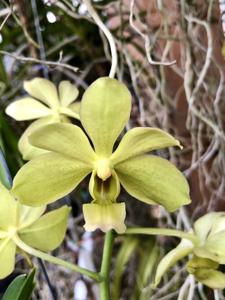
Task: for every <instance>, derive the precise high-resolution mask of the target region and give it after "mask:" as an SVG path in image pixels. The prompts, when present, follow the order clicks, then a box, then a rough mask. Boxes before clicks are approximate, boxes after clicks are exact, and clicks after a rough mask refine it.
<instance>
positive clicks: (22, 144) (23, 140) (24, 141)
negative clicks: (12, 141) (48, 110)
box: [18, 116, 59, 160]
mask: <svg viewBox="0 0 225 300" xmlns="http://www.w3.org/2000/svg"><path fill="white" fill-rule="evenodd" d="M55 122H59V118H56V117H53V116H51V117H46V118H41V119H39V120H36V121H34V122H33V123H32V124H30V126H28V127H27V129H26V130H25V131H24V133H23V134H22V136H21V137H20V139H19V143H18V148H19V151H20V153H21V154H22V156H23V159H24V160H31V159H33V158H34V157H36V156H39V155H41V154H44V153H47V151H46V150H43V149H40V148H37V147H34V146H32V145H31V144H30V143H29V141H28V137H29V136H30V135H31V134H32V133H33V132H34V131H35V130H37V129H39V128H41V127H42V126H45V125H47V124H51V123H55Z"/></svg>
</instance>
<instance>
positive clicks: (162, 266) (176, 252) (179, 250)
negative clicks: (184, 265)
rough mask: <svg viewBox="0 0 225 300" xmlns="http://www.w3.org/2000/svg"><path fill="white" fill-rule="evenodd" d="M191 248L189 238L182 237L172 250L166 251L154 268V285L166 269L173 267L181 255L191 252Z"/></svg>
mask: <svg viewBox="0 0 225 300" xmlns="http://www.w3.org/2000/svg"><path fill="white" fill-rule="evenodd" d="M192 249H193V244H192V242H191V241H189V240H185V239H183V240H182V241H181V242H180V244H179V245H178V246H177V247H176V248H175V249H173V250H171V251H170V252H169V253H167V254H166V255H165V256H164V257H163V258H162V260H161V261H160V263H159V264H158V267H157V269H156V275H155V280H154V284H153V285H154V287H156V286H157V285H158V284H159V283H160V281H161V279H162V277H163V275H164V274H165V273H167V271H168V270H169V269H170V268H171V267H173V266H174V265H175V264H176V263H177V262H178V261H179V260H181V259H182V258H183V257H185V256H187V255H188V254H189V253H191V251H192Z"/></svg>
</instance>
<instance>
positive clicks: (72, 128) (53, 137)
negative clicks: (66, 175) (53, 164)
mask: <svg viewBox="0 0 225 300" xmlns="http://www.w3.org/2000/svg"><path fill="white" fill-rule="evenodd" d="M29 141H30V143H31V144H32V145H33V146H36V147H39V148H42V149H45V150H49V151H53V152H57V153H60V154H63V155H66V156H68V157H71V158H75V159H77V160H79V161H83V162H84V163H87V164H89V165H90V166H91V167H92V165H93V164H94V162H95V160H96V154H95V152H94V150H93V149H92V147H91V145H90V143H89V141H88V138H87V137H86V135H85V134H84V132H83V131H82V130H81V129H80V127H78V126H76V125H72V124H60V123H59V124H51V125H47V126H45V127H43V128H40V129H38V130H36V131H35V132H34V133H33V134H32V135H31V136H30V137H29Z"/></svg>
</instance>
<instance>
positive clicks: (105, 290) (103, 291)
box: [100, 230, 115, 300]
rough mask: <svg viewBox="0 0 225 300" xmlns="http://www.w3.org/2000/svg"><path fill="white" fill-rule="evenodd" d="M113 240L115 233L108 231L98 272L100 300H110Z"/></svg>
mask: <svg viewBox="0 0 225 300" xmlns="http://www.w3.org/2000/svg"><path fill="white" fill-rule="evenodd" d="M114 238H115V233H114V231H113V230H110V231H108V232H107V233H106V235H105V242H104V248H103V255H102V264H101V270H100V277H101V279H102V281H101V282H100V299H101V300H109V299H110V287H109V286H110V280H109V275H110V264H111V257H112V250H113V242H114Z"/></svg>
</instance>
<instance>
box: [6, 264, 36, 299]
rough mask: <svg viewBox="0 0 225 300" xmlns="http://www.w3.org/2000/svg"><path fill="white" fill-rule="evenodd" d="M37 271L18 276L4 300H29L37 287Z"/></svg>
mask: <svg viewBox="0 0 225 300" xmlns="http://www.w3.org/2000/svg"><path fill="white" fill-rule="evenodd" d="M34 275H35V269H33V270H32V271H31V272H30V273H29V274H28V275H26V274H23V275H19V276H17V277H16V278H15V279H14V280H13V281H12V282H11V283H10V285H9V286H8V288H7V290H6V292H5V294H4V295H3V298H2V300H29V299H31V296H32V292H33V290H34V287H35V283H34Z"/></svg>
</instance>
